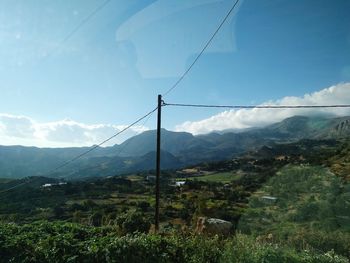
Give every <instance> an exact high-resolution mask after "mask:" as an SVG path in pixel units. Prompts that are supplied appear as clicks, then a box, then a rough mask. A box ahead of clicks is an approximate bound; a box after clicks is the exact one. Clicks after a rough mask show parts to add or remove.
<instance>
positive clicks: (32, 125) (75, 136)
mask: <svg viewBox="0 0 350 263" xmlns="http://www.w3.org/2000/svg"><path fill="white" fill-rule="evenodd" d="M125 127H126V125H112V124H92V125H88V124H84V123H79V122H76V121H73V120H68V119H65V120H60V121H56V122H47V123H40V122H37V121H35V120H33V119H31V118H29V117H26V116H16V115H10V114H1V113H0V144H1V145H25V146H39V147H73V146H91V145H94V144H98V143H100V142H101V141H103V140H105V139H107V138H108V137H110V136H112V135H114V134H115V133H117V132H118V131H120V130H122V129H123V128H125ZM146 130H148V128H147V127H145V126H134V127H132V128H131V129H129V130H127V131H126V132H125V133H122V134H121V135H120V136H118V137H116V138H115V139H112V140H111V141H109V142H107V143H106V145H105V146H110V145H114V144H116V143H120V142H122V141H124V140H126V139H127V138H130V137H132V136H134V135H136V134H138V133H140V132H143V131H146Z"/></svg>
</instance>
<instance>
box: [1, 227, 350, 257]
mask: <svg viewBox="0 0 350 263" xmlns="http://www.w3.org/2000/svg"><path fill="white" fill-rule="evenodd" d="M0 253H1V257H0V261H1V262H253V263H254V262H321V263H322V262H336V263H337V262H349V261H348V260H347V259H345V258H343V257H340V256H337V255H335V254H334V253H333V252H328V253H316V252H315V251H296V250H295V249H293V248H289V247H284V246H280V245H276V244H270V243H267V242H261V241H260V242H259V241H256V240H254V239H252V238H251V237H249V236H245V235H240V234H238V235H237V236H235V237H232V238H230V239H227V240H220V239H218V238H205V237H200V236H191V235H189V236H185V235H175V234H172V235H168V236H160V235H147V234H138V233H135V234H133V235H126V236H120V235H119V234H118V233H117V231H116V229H114V228H106V227H103V228H101V227H86V226H82V225H78V224H71V223H63V222H55V223H49V222H36V223H32V224H28V225H23V226H19V225H15V224H0Z"/></svg>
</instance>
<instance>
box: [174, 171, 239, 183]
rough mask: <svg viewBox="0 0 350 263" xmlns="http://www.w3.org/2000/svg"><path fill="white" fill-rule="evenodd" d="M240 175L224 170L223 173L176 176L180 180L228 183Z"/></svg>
mask: <svg viewBox="0 0 350 263" xmlns="http://www.w3.org/2000/svg"><path fill="white" fill-rule="evenodd" d="M240 177H241V175H240V174H237V173H232V172H224V173H214V174H208V175H203V176H195V177H188V178H178V180H179V181H181V180H197V181H204V182H219V183H230V182H232V181H235V180H238V179H239V178H240Z"/></svg>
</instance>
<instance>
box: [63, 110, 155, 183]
mask: <svg viewBox="0 0 350 263" xmlns="http://www.w3.org/2000/svg"><path fill="white" fill-rule="evenodd" d="M153 113H154V111H153V112H152V113H151V114H150V115H149V116H148V117H147V118H146V119H145V121H144V122H143V123H142V124H141V126H145V125H146V123H147V122H148V121H149V119H150V118H151V116H152V114H153ZM138 134H139V132H135V135H134V136H136V135H138ZM129 143H130V141H128V142H126V144H125V145H124V146H123V147H122V148H120V149H119V151H118V152H117V154H116V156H120V154H121V153H122V152H123V151H124V150H125V148H126V147H127V146H128V145H129ZM102 164H103V162H102V163H99V164H98V165H95V166H91V167H87V168H84V169H80V170H76V171H74V172H72V173H70V174H69V175H68V176H65V177H66V178H69V177H70V176H72V175H74V174H75V173H77V172H79V173H81V172H83V171H87V170H91V169H95V168H99V167H101V165H102Z"/></svg>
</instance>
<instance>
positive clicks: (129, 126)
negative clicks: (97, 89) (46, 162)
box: [48, 107, 158, 174]
mask: <svg viewBox="0 0 350 263" xmlns="http://www.w3.org/2000/svg"><path fill="white" fill-rule="evenodd" d="M157 108H158V107H156V108H155V109H153V110H152V111H150V112H148V113H147V114H145V115H143V116H142V117H140V118H139V119H137V120H136V121H134V122H133V123H131V124H130V125H128V126H126V127H125V128H124V129H122V130H120V131H119V132H117V133H116V134H114V135H112V136H111V137H109V138H108V139H106V140H104V141H102V142H101V143H99V144H97V145H94V146H93V147H91V148H90V149H89V150H87V151H85V152H83V153H81V154H79V155H77V156H75V157H74V158H72V159H70V160H68V161H66V162H64V163H63V164H61V165H59V166H57V167H56V168H54V169H52V170H50V171H49V172H48V174H51V173H53V172H55V171H57V170H59V169H61V168H63V167H65V166H67V165H68V164H70V163H72V162H74V161H76V160H78V159H80V158H81V157H83V156H84V155H86V154H88V153H90V152H92V151H93V150H95V149H96V148H98V147H100V146H101V145H103V144H105V143H106V142H108V141H110V140H112V139H113V138H115V137H117V136H118V135H119V134H121V133H123V132H125V131H126V130H128V129H130V128H131V127H132V126H134V125H136V124H137V123H139V122H140V121H142V120H143V119H145V118H147V117H148V116H150V115H151V114H152V113H153V112H155V111H156V110H157Z"/></svg>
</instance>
